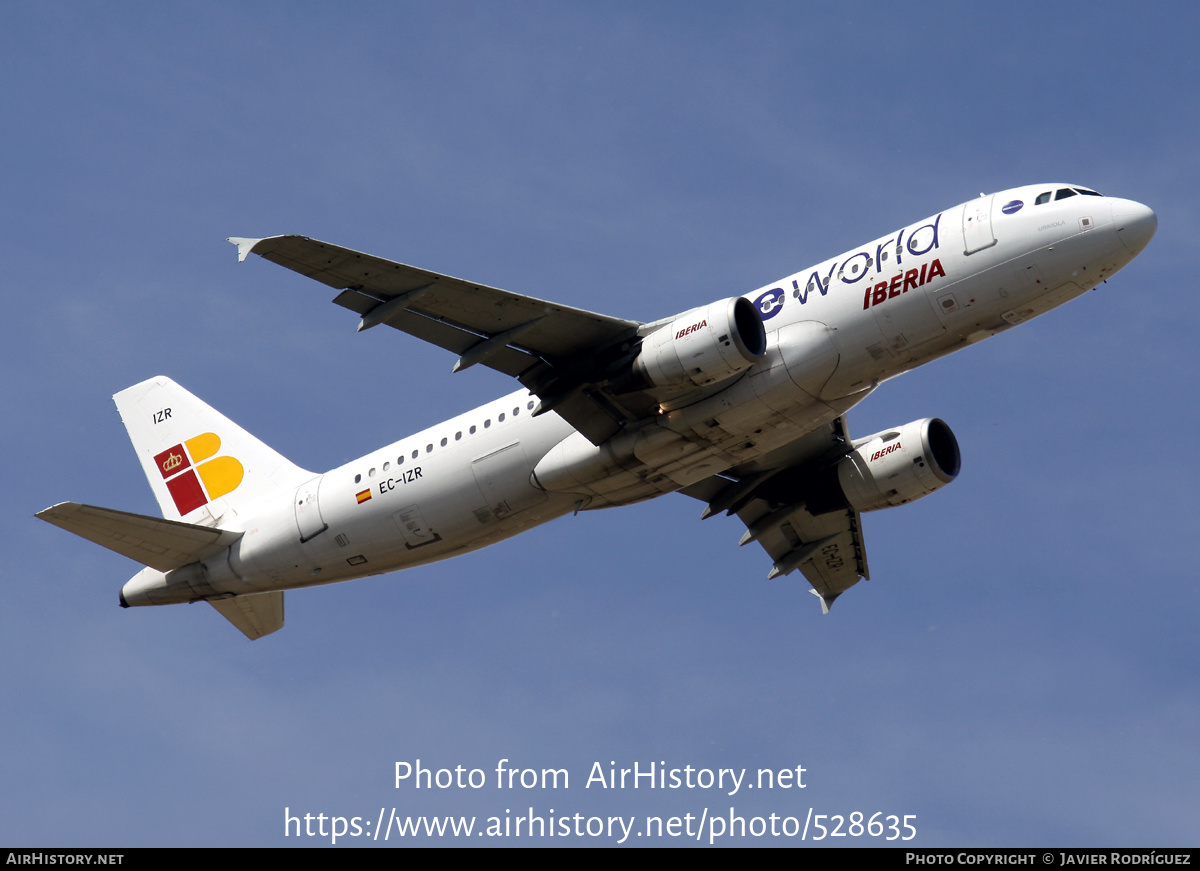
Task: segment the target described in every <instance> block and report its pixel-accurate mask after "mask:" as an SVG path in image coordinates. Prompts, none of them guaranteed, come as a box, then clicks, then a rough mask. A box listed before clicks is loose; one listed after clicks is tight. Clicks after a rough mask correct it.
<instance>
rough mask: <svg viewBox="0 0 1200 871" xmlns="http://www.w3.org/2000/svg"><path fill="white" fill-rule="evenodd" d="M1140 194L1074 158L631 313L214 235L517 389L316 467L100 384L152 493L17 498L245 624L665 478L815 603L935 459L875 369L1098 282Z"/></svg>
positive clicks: (952, 469)
mask: <svg viewBox="0 0 1200 871" xmlns="http://www.w3.org/2000/svg"><path fill="white" fill-rule="evenodd" d="M1156 229H1157V217H1156V216H1155V214H1154V212H1153V211H1152V210H1151V209H1150V208H1148V207H1146V206H1144V205H1142V204H1140V203H1137V202H1134V201H1132V200H1127V199H1119V198H1114V197H1106V196H1103V195H1101V194H1099V193H1098V192H1096V191H1094V190H1092V189H1090V188H1084V187H1080V186H1078V185H1074V184H1042V185H1030V186H1024V187H1018V188H1013V189H1010V190H1005V191H1002V192H999V193H994V194H990V195H986V196H985V195H982V194H981V195H980V197H979V198H978V199H974V200H971V201H969V202H967V203H964V204H961V205H958V206H954V207H953V208H949V209H946V210H944V211H941V212H938V213H937V214H935V215H933V216H932V217H929V218H925V219H924V220H921V221H918V222H916V223H913V224H910V225H909V226H906V227H904V228H902V229H900V230H898V231H896V232H893V233H889V234H888V235H886V236H883V237H881V238H879V239H876V240H874V241H872V242H870V243H868V244H866V245H863V246H860V247H858V248H854V249H851V250H850V251H847V252H844V253H842V254H839V255H838V256H837V257H834V258H832V259H829V260H825V261H823V262H821V263H818V264H816V265H814V266H811V267H808V268H806V269H803V270H801V271H799V272H796V273H794V274H792V275H789V276H787V277H786V278H784V279H782V280H780V281H777V282H773V283H771V284H768V285H765V286H763V287H760V288H758V289H757V290H754V291H752V292H750V293H747V294H744V295H742V296H735V297H732V298H729V299H723V300H719V301H717V302H714V303H712V304H710V305H703V306H700V307H697V308H694V309H691V310H689V311H685V312H683V313H681V314H677V315H673V316H671V317H667V318H663V319H662V320H658V321H654V322H652V323H639V322H638V321H633V320H625V319H621V318H614V317H609V316H606V315H601V314H595V313H593V312H589V311H583V310H581V309H576V308H571V307H569V306H565V305H559V304H556V303H552V302H545V301H543V300H539V299H533V298H531V297H527V296H522V295H519V294H515V293H510V292H507V291H503V290H498V289H496V288H492V287H488V286H486V285H482V284H476V283H474V282H470V281H464V280H461V279H457V278H451V277H449V276H447V275H442V274H440V273H436V272H430V271H428V270H424V269H417V268H415V267H411V266H405V265H403V264H400V263H394V262H392V261H389V260H384V259H381V258H378V257H372V256H370V255H367V254H362V253H359V252H357V251H352V250H349V249H346V248H340V247H337V246H335V245H330V244H327V243H325V242H318V241H316V240H313V239H309V238H306V237H304V236H275V237H270V238H263V239H249V238H241V237H231V238H230V239H229V241H230V242H232V243H233V244H235V245H236V246H237V250H238V260H239V261H245V260H246V258H247V257H248V255H250V254H256V255H258V256H260V257H262V258H264V259H266V260H269V261H271V262H273V263H276V264H278V265H280V266H284V267H286V268H288V269H291V270H294V271H295V272H298V273H300V274H301V275H305V276H307V277H309V278H312V279H315V280H316V281H319V282H321V283H323V284H326V285H328V286H330V287H331V288H334V289H335V290H337V291H338V294H337V296H336V297H335V298H334V300H333V301H334V302H335V303H337V304H338V305H339V306H342V307H343V308H347V309H350V310H351V311H353V312H355V313H356V314H357V315H359V317H360V320H359V324H358V329H359V330H365V329H370V328H372V327H375V326H379V325H384V324H386V325H387V326H389V327H392V328H394V329H398V330H401V331H403V332H405V333H408V334H409V335H412V336H416V337H417V338H419V339H424V340H425V341H427V342H431V343H433V344H435V345H438V346H440V347H442V348H445V349H447V350H449V351H452V352H453V353H454V354H456V355H457V356H458V359H457V361H456V362H455V364H454V371H455V372H458V371H461V370H464V369H468V368H470V367H471V366H475V365H481V366H487V367H489V368H492V369H495V370H497V371H500V372H503V373H506V374H508V375H510V376H512V377H514V378H516V379H517V381H518V382H519V383H520V385H521V389H520V390H518V391H516V392H514V393H511V394H509V395H507V396H504V397H502V398H500V399H497V400H495V401H494V402H490V403H488V404H486V405H483V406H481V407H479V408H476V409H474V410H472V411H469V412H467V413H466V414H462V415H459V416H458V417H455V418H451V419H450V420H447V421H445V422H444V423H440V424H437V425H436V426H432V427H429V428H428V429H426V430H423V431H421V432H418V433H416V434H414V435H411V436H408V437H407V438H403V439H401V440H400V441H398V442H395V443H393V444H390V445H387V446H386V447H383V448H380V449H379V450H377V451H373V452H371V453H370V454H368V455H366V456H365V457H362V458H360V459H357V460H354V461H353V462H350V463H347V464H345V465H343V466H340V467H339V468H336V469H333V470H332V471H329V472H326V473H325V474H323V475H319V474H314V473H312V472H309V471H305V470H303V469H301V468H299V467H298V466H296V465H294V464H292V463H291V462H290V461H288V460H287V459H286V458H284V457H283V456H281V455H280V454H278V453H277V452H275V451H274V450H272V449H271V448H270V447H268V446H267V445H265V444H264V443H262V442H261V441H259V440H258V439H256V438H255V437H254V436H252V435H251V434H250V433H248V432H246V431H245V430H244V429H242V428H241V427H239V426H238V425H237V424H235V423H233V422H232V421H230V420H229V419H228V418H226V417H224V416H223V415H222V414H220V413H219V412H217V411H215V410H214V409H212V408H210V407H209V406H208V405H206V404H205V403H203V402H202V401H201V400H199V399H197V398H196V397H195V396H193V395H192V394H190V393H188V392H187V391H186V390H184V389H183V388H182V387H180V386H179V385H177V384H175V383H174V382H173V381H171V380H170V379H168V378H166V377H162V376H160V377H156V378H151V379H149V380H147V381H144V382H142V383H141V384H136V385H134V386H133V387H130V388H128V389H126V390H122V391H121V392H120V393H117V394H116V396H114V397H113V398H114V401H115V402H116V405H117V409H118V410H119V412H120V415H121V418H122V420H123V422H124V424H125V427H126V429H127V431H128V434H129V437H130V440H131V441H132V442H133V446H134V449H135V450H136V452H137V454H138V457H139V459H140V461H141V464H142V468H143V471H144V472H145V474H146V477H147V479H148V480H149V482H150V486H151V489H152V490H153V491H154V495H155V497H156V499H157V500H158V504H159V506H160V508H161V510H162V515H163V516H162V517H152V516H146V515H139V514H132V513H128V512H124V511H117V510H114V509H109V508H100V507H96V506H90V505H82V504H79V503H74V502H63V503H60V504H58V505H55V506H53V507H51V508H47V509H46V510H44V511H41V512H39V513H38V514H37V515H36V516H38V517H40V518H42V519H43V520H45V521H48V522H49V523H52V524H55V525H56V526H60V527H62V528H64V529H66V530H68V531H70V532H73V533H75V534H77V535H80V536H82V537H84V538H87V539H89V540H90V541H93V542H95V543H97V544H100V545H103V546H104V547H107V548H109V549H111V550H114V551H116V552H117V553H121V554H124V555H125V556H127V557H130V558H132V559H133V560H135V561H137V562H139V563H141V564H142V565H144V566H145V568H144V569H142V571H140V572H139V573H138V574H136V575H135V576H134V577H133V578H132V579H130V580H129V581H128V582H127V583H126V584H125V585H124V586H123V587H122V588H121V591H120V596H119V599H120V604H121V606H122V607H126V608H127V607H133V606H143V605H167V604H174V603H182V602H196V601H206V602H208V603H209V604H211V605H212V606H213V607H214V608H215V609H216V610H217V611H218V612H219V613H220V614H222V615H223V616H224V617H226V618H227V619H228V620H229V621H230V622H231V623H233V624H234V626H236V627H237V628H238V629H239V630H240V631H241V632H242V633H243V634H244V635H246V637H248V638H250V639H251V640H253V639H256V638H260V637H262V636H264V635H268V634H270V633H272V632H275V631H276V630H278V629H280V628H281V627H282V626H283V622H284V610H283V593H284V591H285V590H291V589H298V588H301V587H307V586H312V585H316V584H329V583H334V582H336V581H344V580H350V579H353V578H359V577H364V576H367V575H376V574H382V573H385V572H392V571H396V570H398V569H405V568H411V567H413V566H419V565H423V564H426V563H430V562H434V561H436V560H442V559H446V558H448V557H452V556H455V555H458V554H462V553H467V552H469V551H474V550H478V549H479V548H482V547H485V546H487V545H489V544H492V543H494V542H497V541H500V540H501V539H505V538H509V537H511V536H513V535H516V534H517V533H519V532H521V531H523V530H526V529H529V528H530V527H533V526H536V525H539V524H542V523H546V522H548V521H550V520H553V519H555V518H558V517H561V516H563V515H566V514H570V513H572V512H579V511H583V510H595V509H599V508H607V507H612V506H618V505H628V504H631V503H634V502H640V501H642V500H646V499H650V498H653V497H656V496H661V495H663V494H666V493H674V492H679V493H683V494H684V495H687V496H689V497H692V498H694V499H697V500H699V501H700V502H703V503H705V507H704V509H703V511H702V514H701V516H702V517H705V518H707V517H711V516H714V515H717V514H720V513H725V514H726V515H735V514H736V515H737V517H738V518H739V519H740V520H741V521H742V523H743V524H744V525H745V527H746V532H745V534H744V535H742V538H741V542H740V543H741V544H743V545H745V544H749V543H751V542H757V543H758V544H759V546H761V547H762V548H763V549H764V550H765V551H766V553H767V555H768V556H769V558H770V560H771V568H770V570H769V574H768V577H770V578H775V577H779V576H783V575H787V574H790V573H791V572H793V571H796V570H799V571H800V572H801V573H802V574H803V576H804V577H805V579H806V580H807V581H808V582H809V584H810V585H811V586H812V590H811V592H812V593H813V594H814V595H816V596H817V597H818V598H819V599H820V601H821V606H822V610H823V612H825V613H828V611H829V606H830V605H832V604H833V602H834V600H835V599H837V598H838V597H839V596H840V595H841V594H842V593H844V592H845V591H846V590H848V589H849V588H850V587H852V586H854V585H855V584H856V583H857V582H858V581H859V580H861V579H867V578H869V577H870V574H869V571H868V566H867V556H866V548H865V546H864V542H863V533H862V522H861V514H862V513H865V512H868V511H876V510H881V509H884V508H889V507H892V506H895V505H902V504H904V503H907V502H911V501H913V500H914V499H919V498H921V497H923V496H926V495H928V494H929V493H932V492H934V491H935V490H938V489H940V488H941V487H943V486H945V485H946V484H948V483H950V482H951V481H953V480H954V478H955V477H956V476H957V475H958V472H959V468H960V465H961V459H960V453H959V446H958V442H957V439H956V438H955V436H954V433H953V432H952V431H951V429H950V427H949V426H947V425H946V424H945V423H944V422H943V421H941V420H939V419H937V418H925V419H922V420H915V421H912V422H910V423H906V424H904V425H903V426H897V427H893V428H890V429H887V430H884V431H883V432H878V433H875V434H873V435H868V436H865V437H860V438H852V437H851V436H850V433H849V430H848V427H847V423H846V412H847V411H848V410H849V409H850V408H852V407H853V406H855V405H857V404H858V403H859V402H861V401H862V400H863V399H864V398H866V397H867V396H868V395H869V394H870V393H871V392H872V391H873V390H874V389H875V388H876V387H877V386H878V385H879V384H881V383H882V382H883V381H886V380H887V379H889V378H893V377H895V376H897V375H900V374H902V373H903V372H906V371H908V370H910V369H913V368H915V367H917V366H920V365H922V364H924V363H928V362H929V361H931V360H934V359H937V358H939V357H942V356H945V355H947V354H949V353H951V352H953V351H956V350H958V349H960V348H963V347H965V346H967V345H971V344H974V343H975V342H978V341H981V340H982V339H985V338H988V337H990V336H994V335H996V334H997V333H1000V332H1003V331H1004V330H1007V329H1010V328H1011V327H1014V326H1016V325H1018V324H1021V323H1024V322H1025V321H1028V320H1030V319H1031V318H1033V317H1036V316H1037V315H1040V314H1043V313H1045V312H1047V311H1049V310H1050V309H1052V308H1055V307H1056V306H1059V305H1061V304H1063V303H1064V302H1067V301H1068V300H1070V299H1073V298H1074V297H1077V296H1079V295H1080V294H1082V293H1084V292H1085V291H1087V290H1090V289H1091V288H1093V287H1096V286H1097V285H1099V284H1101V283H1102V282H1104V281H1107V280H1108V279H1109V278H1110V277H1111V276H1112V275H1114V274H1115V273H1116V272H1117V271H1118V270H1120V269H1121V268H1123V267H1124V266H1125V265H1126V264H1128V263H1129V262H1130V261H1132V260H1133V258H1134V257H1136V256H1137V255H1138V254H1139V253H1140V252H1141V251H1142V250H1143V249H1144V248H1145V247H1146V245H1147V244H1148V243H1149V242H1150V239H1151V238H1152V237H1153V235H1154V232H1155V230H1156Z"/></svg>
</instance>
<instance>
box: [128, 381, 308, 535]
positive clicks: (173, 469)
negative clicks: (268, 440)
mask: <svg viewBox="0 0 1200 871" xmlns="http://www.w3.org/2000/svg"><path fill="white" fill-rule="evenodd" d="M113 401H114V402H116V404H117V410H118V411H119V412H120V413H121V420H122V421H124V423H125V429H126V431H127V432H128V433H129V440H130V441H131V442H133V448H134V450H135V451H137V455H138V459H139V460H140V461H141V464H142V470H143V471H144V472H145V473H146V478H147V480H149V482H150V489H151V490H153V491H154V497H155V498H156V499H157V500H158V505H159V508H161V509H162V513H163V517H166V518H168V519H170V520H186V521H187V522H189V523H193V524H199V525H202V526H211V525H216V524H217V523H218V521H220V520H221V518H222V516H224V515H225V514H226V513H228V512H229V511H231V510H232V511H233V512H234V513H235V514H236V513H238V512H239V511H241V510H243V509H244V508H245V506H247V505H248V504H250V503H251V502H253V501H254V500H256V499H258V498H259V497H260V496H263V495H264V494H266V493H269V492H271V491H279V492H286V491H287V490H295V488H296V487H299V486H300V485H301V484H303V483H304V482H305V481H307V480H309V479H311V478H312V477H313V474H312V473H311V472H306V471H304V470H303V469H301V468H300V467H299V466H296V465H294V464H293V463H291V462H290V461H288V460H287V459H286V458H285V457H283V456H282V455H281V454H278V453H276V452H275V451H274V450H272V449H271V448H269V447H268V446H267V445H265V444H263V443H262V442H261V441H259V440H258V439H256V438H255V437H254V436H252V435H250V433H248V432H246V431H245V430H244V429H242V428H241V427H240V426H238V425H237V424H236V423H234V422H233V421H231V420H230V419H229V418H227V417H225V416H224V415H223V414H221V413H220V412H218V411H216V410H214V409H212V408H210V407H209V406H208V405H206V404H204V403H203V402H201V401H200V400H199V399H197V398H196V397H195V396H193V395H192V394H190V393H188V392H187V391H186V390H184V389H183V388H182V387H180V386H179V385H178V384H176V383H175V382H174V381H172V380H171V379H170V378H166V377H164V376H161V375H160V376H158V377H156V378H151V379H149V380H147V381H143V382H142V383H141V384H135V385H134V386H133V387H129V388H127V389H125V390H122V391H121V392H120V393H118V394H117V395H116V396H114V397H113Z"/></svg>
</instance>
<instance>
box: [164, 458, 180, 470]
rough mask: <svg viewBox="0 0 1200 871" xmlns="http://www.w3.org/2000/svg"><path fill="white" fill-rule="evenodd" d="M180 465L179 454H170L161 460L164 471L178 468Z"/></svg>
mask: <svg viewBox="0 0 1200 871" xmlns="http://www.w3.org/2000/svg"><path fill="white" fill-rule="evenodd" d="M182 465H183V457H181V456H179V454H171V456H169V457H167V458H166V459H165V460H164V461H163V464H162V468H163V471H164V472H170V471H172V470H174V469H178V468H179V467H180V466H182Z"/></svg>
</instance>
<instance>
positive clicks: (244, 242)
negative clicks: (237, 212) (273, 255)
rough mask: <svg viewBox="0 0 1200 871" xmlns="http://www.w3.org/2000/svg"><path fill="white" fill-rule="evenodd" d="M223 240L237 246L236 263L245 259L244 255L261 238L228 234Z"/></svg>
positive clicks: (252, 248) (251, 249)
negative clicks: (247, 237)
mask: <svg viewBox="0 0 1200 871" xmlns="http://www.w3.org/2000/svg"><path fill="white" fill-rule="evenodd" d="M225 241H227V242H232V243H233V244H234V245H236V246H237V249H238V263H244V262H245V260H246V255H247V254H249V253H250V252H251V251H253V250H254V246H255V245H257V244H258V243H259V242H261V241H262V239H246V238H245V237H242V236H230V237H229V238H228V239H226V240H225Z"/></svg>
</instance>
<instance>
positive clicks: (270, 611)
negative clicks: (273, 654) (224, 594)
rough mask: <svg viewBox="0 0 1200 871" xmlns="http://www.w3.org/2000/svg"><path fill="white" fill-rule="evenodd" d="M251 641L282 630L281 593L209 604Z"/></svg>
mask: <svg viewBox="0 0 1200 871" xmlns="http://www.w3.org/2000/svg"><path fill="white" fill-rule="evenodd" d="M208 604H210V605H212V606H213V607H214V608H216V609H217V611H218V612H219V613H220V614H221V616H222V617H224V618H225V619H226V620H228V621H229V622H230V623H232V624H233V625H234V626H236V627H237V628H238V629H240V630H241V633H242V634H243V635H245V636H246V637H247V638H249V639H250V640H251V641H255V640H256V639H259V638H262V637H263V636H264V635H270V634H271V633H272V632H276V631H278V630H280V629H282V628H283V591H282V590H278V591H276V592H274V593H259V594H257V595H254V596H235V597H233V598H232V599H213V600H210V601H209V603H208Z"/></svg>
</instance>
